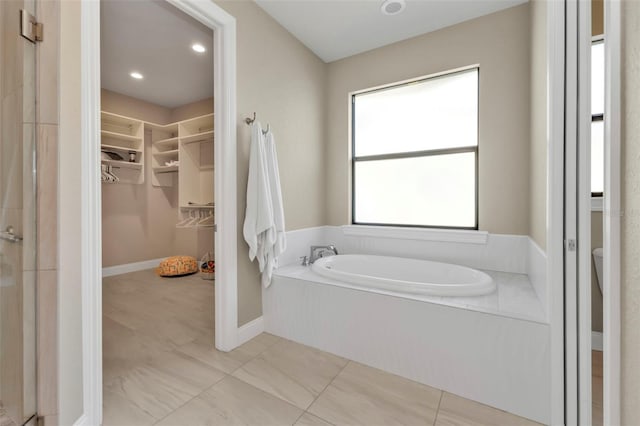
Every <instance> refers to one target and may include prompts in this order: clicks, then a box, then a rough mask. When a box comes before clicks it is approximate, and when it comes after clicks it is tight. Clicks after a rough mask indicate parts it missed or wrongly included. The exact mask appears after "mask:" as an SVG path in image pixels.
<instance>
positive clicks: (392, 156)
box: [350, 64, 480, 231]
mask: <svg viewBox="0 0 640 426" xmlns="http://www.w3.org/2000/svg"><path fill="white" fill-rule="evenodd" d="M474 70H475V71H476V78H477V85H476V90H477V94H476V95H477V102H478V108H477V111H476V114H477V117H476V140H477V143H476V145H471V146H466V147H456V148H440V149H431V150H422V151H411V152H395V153H389V154H378V155H364V156H359V157H358V156H356V155H355V153H356V97H357V96H358V95H362V94H367V93H374V92H381V91H384V90H391V89H396V88H400V87H405V86H409V85H411V84H415V83H421V82H425V81H430V80H435V79H439V78H445V77H450V76H453V75H456V74H461V73H465V72H469V71H474ZM350 97H351V135H350V136H351V224H352V225H363V226H380V227H401V228H422V229H453V230H472V231H477V230H479V219H478V218H479V212H480V208H479V205H480V182H479V177H480V172H479V154H480V65H477V64H476V65H471V66H467V67H464V68H457V69H453V70H448V71H443V72H440V73H437V74H431V75H427V76H422V77H418V78H414V79H411V80H404V81H400V82H396V83H391V84H388V85H384V86H380V87H374V88H369V89H365V90H360V91H357V92H352V93H351V94H350ZM468 152H473V153H474V154H475V161H474V167H475V173H474V174H475V191H474V197H475V203H474V204H475V209H474V225H473V226H443V225H416V224H398V223H376V222H357V221H356V163H358V162H362V161H378V160H396V159H404V158H420V157H427V156H441V155H448V154H461V153H468Z"/></svg>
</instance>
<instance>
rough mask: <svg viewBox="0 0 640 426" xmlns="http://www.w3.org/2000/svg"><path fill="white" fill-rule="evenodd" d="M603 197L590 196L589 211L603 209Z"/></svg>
mask: <svg viewBox="0 0 640 426" xmlns="http://www.w3.org/2000/svg"><path fill="white" fill-rule="evenodd" d="M603 205H604V200H603V197H591V211H592V212H601V211H602V210H603Z"/></svg>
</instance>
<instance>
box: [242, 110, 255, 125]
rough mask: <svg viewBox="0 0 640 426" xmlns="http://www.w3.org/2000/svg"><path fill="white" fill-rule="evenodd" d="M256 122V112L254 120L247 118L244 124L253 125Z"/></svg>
mask: <svg viewBox="0 0 640 426" xmlns="http://www.w3.org/2000/svg"><path fill="white" fill-rule="evenodd" d="M254 121H256V113H255V111H254V113H253V118H249V117H247V118H245V119H244V122H245V123H247V124H252V123H253V122H254Z"/></svg>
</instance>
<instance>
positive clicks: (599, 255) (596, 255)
mask: <svg viewBox="0 0 640 426" xmlns="http://www.w3.org/2000/svg"><path fill="white" fill-rule="evenodd" d="M593 263H594V264H595V265H596V277H597V278H598V287H600V292H601V293H602V294H604V292H603V291H602V280H603V278H604V277H603V276H602V274H603V270H602V268H603V266H602V264H603V251H602V247H599V248H597V249H594V250H593Z"/></svg>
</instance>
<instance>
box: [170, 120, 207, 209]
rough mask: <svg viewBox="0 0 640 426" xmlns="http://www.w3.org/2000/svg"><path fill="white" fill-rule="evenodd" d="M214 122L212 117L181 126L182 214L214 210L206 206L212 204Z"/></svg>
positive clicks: (180, 197)
mask: <svg viewBox="0 0 640 426" xmlns="http://www.w3.org/2000/svg"><path fill="white" fill-rule="evenodd" d="M213 122H214V120H213V114H207V115H203V116H201V117H195V118H192V119H189V120H185V121H181V122H180V123H178V140H179V143H178V150H179V158H180V170H179V172H178V176H179V179H178V202H179V205H180V209H181V210H187V209H190V210H193V209H195V208H200V209H213V205H207V204H208V203H213V177H214V173H213ZM190 203H191V204H190ZM194 203H195V205H194Z"/></svg>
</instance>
